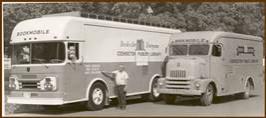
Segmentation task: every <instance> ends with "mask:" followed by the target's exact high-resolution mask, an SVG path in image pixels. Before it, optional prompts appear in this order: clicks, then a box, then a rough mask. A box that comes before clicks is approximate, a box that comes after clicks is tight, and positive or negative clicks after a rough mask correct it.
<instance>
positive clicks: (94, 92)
mask: <svg viewBox="0 0 266 118" xmlns="http://www.w3.org/2000/svg"><path fill="white" fill-rule="evenodd" d="M105 99H106V88H105V86H104V85H103V84H102V83H95V84H93V85H92V87H91V89H90V93H89V100H88V102H87V109H88V110H92V111H95V110H100V109H103V107H104V102H105Z"/></svg>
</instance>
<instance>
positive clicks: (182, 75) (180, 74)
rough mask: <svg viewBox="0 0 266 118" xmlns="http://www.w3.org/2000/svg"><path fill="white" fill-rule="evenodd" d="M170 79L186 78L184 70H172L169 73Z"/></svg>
mask: <svg viewBox="0 0 266 118" xmlns="http://www.w3.org/2000/svg"><path fill="white" fill-rule="evenodd" d="M170 77H180V78H185V77H186V71H185V70H172V71H170Z"/></svg>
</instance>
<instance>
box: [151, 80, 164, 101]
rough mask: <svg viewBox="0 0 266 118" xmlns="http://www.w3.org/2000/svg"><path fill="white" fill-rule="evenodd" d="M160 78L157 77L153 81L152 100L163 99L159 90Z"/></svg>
mask: <svg viewBox="0 0 266 118" xmlns="http://www.w3.org/2000/svg"><path fill="white" fill-rule="evenodd" d="M158 79H159V78H155V79H153V81H152V85H151V93H150V100H151V101H159V100H161V99H162V97H161V95H160V93H159V92H158Z"/></svg>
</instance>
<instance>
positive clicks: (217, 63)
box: [210, 44, 229, 95]
mask: <svg viewBox="0 0 266 118" xmlns="http://www.w3.org/2000/svg"><path fill="white" fill-rule="evenodd" d="M210 60H211V61H210V62H211V64H210V65H211V67H210V71H211V72H210V76H211V78H212V79H214V80H215V81H217V83H218V86H217V89H218V90H217V91H220V93H221V94H223V95H224V94H226V93H227V92H229V86H228V85H227V82H226V79H225V67H224V60H225V57H224V49H223V45H222V44H213V46H212V56H211V59H210Z"/></svg>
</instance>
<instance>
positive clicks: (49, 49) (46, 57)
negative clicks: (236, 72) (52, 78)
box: [32, 43, 65, 64]
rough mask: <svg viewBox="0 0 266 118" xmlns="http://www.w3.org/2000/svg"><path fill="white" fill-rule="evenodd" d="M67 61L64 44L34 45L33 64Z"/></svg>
mask: <svg viewBox="0 0 266 118" xmlns="http://www.w3.org/2000/svg"><path fill="white" fill-rule="evenodd" d="M64 60H65V50H64V44H63V43H36V44H35V43H33V44H32V63H33V64H38V63H61V62H63V61H64Z"/></svg>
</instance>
